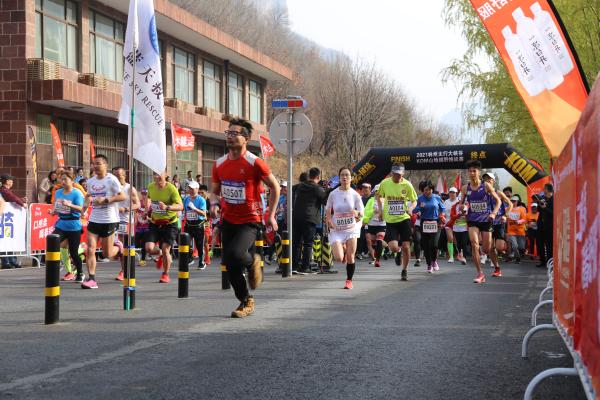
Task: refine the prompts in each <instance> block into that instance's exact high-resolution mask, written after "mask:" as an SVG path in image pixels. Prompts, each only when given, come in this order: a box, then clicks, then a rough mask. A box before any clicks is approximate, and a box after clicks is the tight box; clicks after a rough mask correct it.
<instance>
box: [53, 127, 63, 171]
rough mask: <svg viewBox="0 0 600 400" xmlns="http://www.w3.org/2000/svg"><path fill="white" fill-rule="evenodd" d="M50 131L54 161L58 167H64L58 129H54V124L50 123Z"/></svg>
mask: <svg viewBox="0 0 600 400" xmlns="http://www.w3.org/2000/svg"><path fill="white" fill-rule="evenodd" d="M50 131H51V132H52V142H53V144H54V151H55V152H56V159H57V160H58V166H59V167H64V166H65V157H64V155H63V151H62V145H61V143H60V136H59V135H58V129H56V126H54V124H53V123H52V122H51V123H50Z"/></svg>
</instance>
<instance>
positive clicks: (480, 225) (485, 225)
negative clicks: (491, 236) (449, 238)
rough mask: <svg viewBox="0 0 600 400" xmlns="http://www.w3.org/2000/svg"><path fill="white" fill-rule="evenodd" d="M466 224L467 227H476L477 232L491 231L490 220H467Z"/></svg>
mask: <svg viewBox="0 0 600 400" xmlns="http://www.w3.org/2000/svg"><path fill="white" fill-rule="evenodd" d="M467 226H468V227H469V228H477V229H479V232H491V231H492V222H491V221H490V222H477V221H467Z"/></svg>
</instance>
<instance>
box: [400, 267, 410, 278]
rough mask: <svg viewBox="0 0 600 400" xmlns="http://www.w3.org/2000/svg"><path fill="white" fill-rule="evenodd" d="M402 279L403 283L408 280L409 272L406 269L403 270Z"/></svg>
mask: <svg viewBox="0 0 600 400" xmlns="http://www.w3.org/2000/svg"><path fill="white" fill-rule="evenodd" d="M400 279H401V280H403V281H407V280H408V272H407V271H406V270H405V269H403V270H402V275H401V277H400Z"/></svg>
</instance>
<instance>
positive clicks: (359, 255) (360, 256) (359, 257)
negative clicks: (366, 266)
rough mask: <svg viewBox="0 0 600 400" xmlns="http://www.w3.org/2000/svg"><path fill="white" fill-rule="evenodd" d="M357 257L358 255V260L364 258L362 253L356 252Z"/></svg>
mask: <svg viewBox="0 0 600 400" xmlns="http://www.w3.org/2000/svg"><path fill="white" fill-rule="evenodd" d="M355 257H356V259H357V260H362V259H363V256H362V254H356V256H355Z"/></svg>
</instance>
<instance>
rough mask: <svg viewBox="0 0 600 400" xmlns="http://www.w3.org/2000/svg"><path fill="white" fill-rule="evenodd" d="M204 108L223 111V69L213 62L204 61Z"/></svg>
mask: <svg viewBox="0 0 600 400" xmlns="http://www.w3.org/2000/svg"><path fill="white" fill-rule="evenodd" d="M202 74H203V77H204V79H203V83H204V90H203V92H204V107H208V108H212V109H213V110H215V111H221V68H220V67H219V66H218V65H215V64H213V63H211V62H208V61H204V69H203V72H202Z"/></svg>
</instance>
